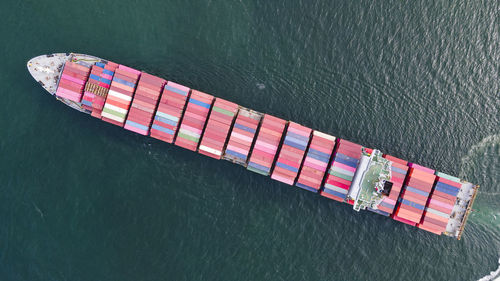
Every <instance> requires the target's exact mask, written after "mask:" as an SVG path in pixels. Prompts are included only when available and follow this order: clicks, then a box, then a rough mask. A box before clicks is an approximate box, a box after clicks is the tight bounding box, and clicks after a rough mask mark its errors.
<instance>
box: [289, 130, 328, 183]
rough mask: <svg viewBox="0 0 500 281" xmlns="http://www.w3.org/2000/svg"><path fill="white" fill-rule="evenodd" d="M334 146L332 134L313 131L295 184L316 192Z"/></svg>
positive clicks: (321, 181)
mask: <svg viewBox="0 0 500 281" xmlns="http://www.w3.org/2000/svg"><path fill="white" fill-rule="evenodd" d="M334 147H335V137H334V136H330V135H327V134H324V133H321V132H318V131H314V132H313V136H312V139H311V143H310V144H309V149H308V151H307V155H306V159H305V160H304V164H303V165H302V169H301V171H300V175H299V178H298V179H297V183H296V184H295V185H296V186H298V187H301V188H303V189H306V190H309V191H312V192H318V190H319V189H320V188H321V184H322V183H323V178H324V176H325V171H326V169H327V168H328V163H329V162H330V156H331V155H332V152H333V148H334Z"/></svg>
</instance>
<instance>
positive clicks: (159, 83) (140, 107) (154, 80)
mask: <svg viewBox="0 0 500 281" xmlns="http://www.w3.org/2000/svg"><path fill="white" fill-rule="evenodd" d="M166 82H167V81H165V80H164V79H161V78H159V77H156V76H153V75H151V74H147V73H144V72H143V73H141V77H140V79H139V83H138V84H137V89H136V90H135V95H134V100H133V101H132V105H131V106H130V111H129V113H128V116H127V121H126V122H125V126H124V128H125V129H127V130H130V131H133V132H136V133H138V134H141V135H145V136H147V135H148V134H149V128H150V127H151V121H152V119H153V115H154V114H155V111H156V105H157V104H158V100H159V99H160V96H161V90H162V88H163V86H164V85H165V83H166Z"/></svg>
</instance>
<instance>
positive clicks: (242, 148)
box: [224, 107, 262, 167]
mask: <svg viewBox="0 0 500 281" xmlns="http://www.w3.org/2000/svg"><path fill="white" fill-rule="evenodd" d="M261 118H262V114H261V113H258V112H255V111H253V110H250V109H248V108H242V107H240V110H239V111H238V116H237V117H236V120H235V121H234V126H233V130H232V131H231V136H230V137H229V141H228V143H227V147H226V150H225V152H224V159H226V160H229V161H231V162H234V163H236V164H240V165H243V166H245V167H246V166H247V159H248V154H249V153H250V149H251V146H252V143H253V140H254V137H255V132H256V131H257V127H258V126H259V123H260V120H261Z"/></svg>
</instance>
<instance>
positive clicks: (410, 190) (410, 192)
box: [393, 163, 436, 226]
mask: <svg viewBox="0 0 500 281" xmlns="http://www.w3.org/2000/svg"><path fill="white" fill-rule="evenodd" d="M408 166H410V167H411V168H410V171H409V174H408V180H407V182H406V186H405V187H404V189H403V193H402V195H401V203H400V204H399V207H398V209H397V210H396V213H395V214H394V216H393V218H394V219H395V220H398V221H401V222H404V223H407V224H410V225H413V226H414V225H416V224H417V223H419V222H420V219H421V218H422V214H423V212H424V208H425V205H426V204H427V199H428V197H429V193H430V192H431V190H432V186H433V185H434V180H435V179H436V176H435V175H434V170H430V169H428V168H424V167H422V166H419V165H416V164H413V163H409V165H408Z"/></svg>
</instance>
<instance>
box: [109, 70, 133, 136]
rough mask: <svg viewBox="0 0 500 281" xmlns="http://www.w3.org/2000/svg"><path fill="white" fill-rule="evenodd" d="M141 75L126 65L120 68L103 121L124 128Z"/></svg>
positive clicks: (112, 85)
mask: <svg viewBox="0 0 500 281" xmlns="http://www.w3.org/2000/svg"><path fill="white" fill-rule="evenodd" d="M140 75H141V72H140V71H138V70H135V69H132V68H130V67H126V66H124V65H119V66H118V68H117V69H116V70H115V75H114V76H113V81H111V87H110V89H109V92H108V97H107V98H106V103H105V104H104V108H103V110H102V114H101V116H102V120H103V121H106V122H108V123H111V124H115V125H117V126H120V127H121V126H123V123H124V122H125V118H127V113H128V111H129V108H130V103H131V101H132V97H133V96H134V91H135V85H136V83H137V80H138V79H139V76H140Z"/></svg>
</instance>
